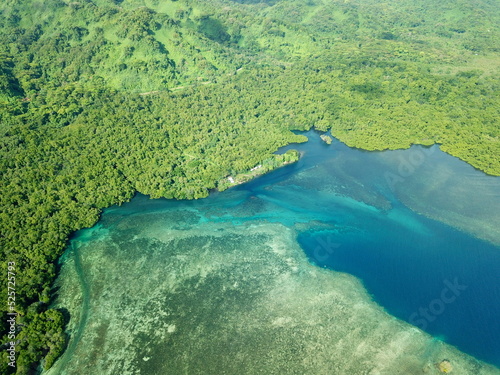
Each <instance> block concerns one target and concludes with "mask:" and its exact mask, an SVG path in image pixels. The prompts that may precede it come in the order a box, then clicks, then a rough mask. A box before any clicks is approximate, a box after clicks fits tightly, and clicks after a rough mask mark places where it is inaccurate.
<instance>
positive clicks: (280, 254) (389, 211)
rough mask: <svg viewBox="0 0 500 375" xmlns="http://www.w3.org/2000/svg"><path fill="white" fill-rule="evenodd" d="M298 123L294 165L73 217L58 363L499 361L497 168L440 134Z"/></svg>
mask: <svg viewBox="0 0 500 375" xmlns="http://www.w3.org/2000/svg"><path fill="white" fill-rule="evenodd" d="M305 134H306V136H308V138H309V142H307V143H305V144H299V145H289V146H287V147H285V148H283V149H282V150H280V152H284V151H286V150H287V149H289V148H294V149H297V150H299V151H300V152H301V153H302V157H301V159H300V160H299V162H297V163H295V164H292V165H287V166H285V167H283V168H280V169H278V170H276V171H273V172H271V173H269V174H267V175H264V176H261V177H259V178H257V179H255V180H253V181H251V182H249V183H246V184H243V185H240V186H236V187H234V188H231V189H229V190H227V191H225V192H222V193H213V194H212V195H211V196H210V197H208V198H206V199H202V200H198V201H169V200H164V199H160V200H149V199H148V198H147V197H144V196H141V195H138V196H136V197H135V198H134V199H133V200H132V201H131V202H129V203H127V204H124V205H123V206H121V207H111V208H109V209H107V210H105V213H104V214H103V216H102V219H101V220H100V222H99V223H98V224H97V225H96V226H95V227H94V228H90V229H85V230H82V231H79V232H77V233H76V234H75V235H74V237H73V238H72V240H71V244H70V248H69V249H68V250H67V251H66V253H65V255H64V256H63V258H62V259H61V262H62V263H61V275H60V277H59V279H58V281H57V286H58V288H59V292H58V299H57V302H56V306H58V307H62V308H66V309H68V313H69V314H70V315H71V317H72V321H71V324H70V327H69V332H68V333H69V334H70V336H71V340H70V343H69V347H68V350H67V351H66V353H65V354H64V355H63V357H62V358H61V359H60V360H59V361H58V363H57V364H56V367H55V368H54V370H52V371H53V372H52V373H67V374H79V373H85V371H86V370H85V366H83V365H82V364H87V365H88V368H93V367H92V366H96V367H95V368H99V369H100V371H101V372H100V373H116V371H120V372H121V373H124V374H125V373H135V372H137V371H140V373H144V374H148V373H151V374H152V373H158V372H161V373H172V374H174V373H181V372H186V371H187V372H188V373H204V372H203V371H205V373H238V371H240V372H239V373H257V372H259V371H260V372H262V371H264V373H273V372H272V371H270V369H272V368H275V369H276V368H277V369H280V371H279V372H277V373H282V372H283V371H284V370H285V369H286V370H287V371H288V372H290V373H297V374H299V373H306V372H309V373H318V374H319V373H345V372H347V371H350V373H365V372H366V373H368V372H370V371H371V372H370V373H372V374H376V373H391V371H394V369H395V368H397V369H401V368H406V371H408V373H420V372H421V373H424V372H426V371H428V370H429V368H434V369H435V368H437V367H436V366H437V364H438V363H439V361H442V360H444V359H450V360H451V361H452V364H453V365H454V368H455V372H456V373H464V374H467V373H478V374H479V373H485V374H486V373H488V374H490V373H492V374H493V373H498V366H500V340H498V337H500V325H498V316H500V290H499V282H498V276H497V275H498V270H499V269H500V248H499V244H500V232H499V228H500V215H499V214H498V213H499V212H500V210H499V209H500V195H499V194H500V178H498V177H491V176H486V175H484V174H483V173H482V172H480V171H477V170H475V169H474V168H472V167H471V166H469V165H468V164H466V163H464V162H462V161H460V160H458V159H456V158H454V157H452V156H449V155H447V154H445V153H443V152H441V151H440V150H439V147H438V146H432V147H423V146H413V147H412V148H410V149H409V150H398V151H383V152H367V151H362V150H357V149H352V148H349V147H347V146H345V145H344V144H342V143H340V142H339V141H337V140H335V139H334V140H333V142H332V144H331V145H326V144H325V143H324V142H323V141H321V140H320V138H319V135H318V134H317V133H316V132H314V131H310V132H307V133H305ZM82 306H83V310H85V311H83V310H82ZM404 322H407V323H409V324H407V323H404ZM420 330H423V331H424V332H426V333H424V332H423V331H420ZM123 343H125V344H123ZM396 347H397V348H398V349H395V348H396ZM454 347H456V348H457V349H458V350H460V351H462V352H464V353H467V354H462V353H460V352H459V351H457V350H456V349H455V348H454ZM90 348H91V349H90ZM469 355H470V356H469ZM199 356H204V358H208V359H207V360H206V361H201V359H200V358H198V357H199ZM473 357H475V358H473ZM308 358H309V360H308ZM476 359H477V360H479V361H481V362H477V360H476ZM482 361H484V362H486V363H489V364H491V365H494V366H497V367H494V366H489V365H487V364H485V363H484V362H482ZM313 362H314V363H313ZM99 366H100V367H99ZM426 369H427V370H426ZM54 371H55V372H54ZM57 371H59V372H57ZM134 371H135V372H134ZM207 371H208V372H207ZM241 371H243V372H241ZM311 371H312V372H311Z"/></svg>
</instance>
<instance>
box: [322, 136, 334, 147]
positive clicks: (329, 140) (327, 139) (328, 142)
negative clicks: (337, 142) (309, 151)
mask: <svg viewBox="0 0 500 375" xmlns="http://www.w3.org/2000/svg"><path fill="white" fill-rule="evenodd" d="M320 138H321V139H322V140H323V142H325V143H326V144H327V145H331V144H332V137H330V136H329V135H326V134H321V135H320Z"/></svg>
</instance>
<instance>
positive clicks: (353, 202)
mask: <svg viewBox="0 0 500 375" xmlns="http://www.w3.org/2000/svg"><path fill="white" fill-rule="evenodd" d="M306 135H307V136H308V137H309V138H310V141H309V142H307V143H305V144H300V145H290V146H288V147H286V148H284V149H283V150H281V151H285V150H286V149H288V148H296V149H298V150H299V151H301V152H302V153H303V156H302V158H301V160H300V161H299V162H297V163H295V164H292V165H288V166H286V167H283V168H281V169H279V170H276V171H274V172H272V173H269V174H267V175H265V176H262V177H260V178H257V179H255V180H254V181H251V182H249V183H247V184H244V185H240V186H237V187H234V188H232V189H229V190H228V191H225V192H223V193H214V194H212V195H211V196H210V197H209V198H207V199H203V200H199V201H167V200H156V201H151V200H147V198H146V197H143V196H138V197H136V198H135V199H134V200H133V201H132V202H131V203H129V204H126V205H124V206H123V207H120V208H111V209H110V210H117V209H118V210H120V211H121V212H122V213H123V214H127V212H128V211H127V210H129V212H130V214H133V213H134V212H141V213H144V212H145V210H150V211H152V212H153V211H155V210H163V209H176V210H178V209H187V210H193V211H196V212H197V214H198V215H199V216H200V217H201V220H214V221H230V222H232V223H234V224H235V225H238V224H240V223H242V222H245V221H250V220H265V221H269V222H281V223H283V224H285V225H287V226H290V227H294V228H295V229H296V230H297V231H298V233H299V235H298V242H299V243H300V245H301V246H302V248H303V249H304V251H305V253H306V255H307V256H308V257H309V259H310V261H311V262H312V263H314V264H316V265H318V266H320V267H327V268H330V269H332V270H335V271H341V272H347V273H350V274H352V275H355V276H356V277H358V278H359V279H361V280H362V282H363V283H364V285H365V287H366V288H367V290H368V292H369V293H371V295H372V296H373V298H374V300H375V301H377V302H378V303H379V304H380V305H381V306H383V307H384V308H385V309H386V310H387V311H388V312H389V313H390V314H392V315H394V316H396V317H398V318H400V319H402V320H405V321H407V322H410V323H412V324H414V325H415V326H417V327H419V328H421V329H423V330H425V331H427V332H428V333H430V334H432V335H433V336H435V337H437V338H438V339H441V340H443V341H446V342H447V343H449V344H452V345H454V346H457V347H458V348H459V349H460V350H462V351H464V352H466V353H469V354H471V355H473V356H475V357H477V358H479V359H481V360H484V361H486V362H489V363H492V364H494V365H496V366H498V367H500V339H499V337H500V324H499V317H500V283H499V281H500V279H499V271H500V247H499V246H496V245H494V244H493V243H492V242H488V241H486V240H482V239H479V238H478V237H476V236H474V235H473V234H472V233H476V234H480V235H481V237H483V238H488V239H490V241H491V240H492V239H493V242H494V240H495V239H497V240H498V239H499V238H500V235H499V233H498V231H499V228H498V226H497V225H496V224H497V223H498V222H499V215H500V178H498V177H491V176H486V175H484V174H483V173H482V172H480V171H477V170H475V169H474V168H472V167H471V166H470V165H468V164H466V163H464V162H462V161H460V160H458V159H456V158H454V157H452V156H450V155H447V154H445V153H443V152H441V151H440V150H439V148H438V147H437V146H433V147H430V148H424V147H421V146H414V147H412V148H411V149H409V150H399V151H384V152H366V151H361V150H357V149H352V148H349V147H347V146H345V145H344V144H342V143H341V142H338V141H336V140H334V142H333V143H332V145H330V146H328V145H326V144H324V143H323V142H322V141H321V140H320V139H319V137H318V135H317V134H316V133H314V132H308V133H306ZM408 202H410V204H409V203H408ZM412 202H413V203H412ZM407 205H409V206H411V207H408V206H407ZM417 206H418V207H419V210H420V211H426V212H427V211H428V214H429V216H432V215H434V217H436V215H438V216H439V218H440V219H441V221H437V220H433V219H431V218H428V217H426V216H424V215H421V214H418V213H416V212H415V211H414V210H412V208H413V209H415V207H417ZM427 209H428V210H427ZM443 222H449V223H455V222H456V223H458V224H457V226H461V229H462V230H459V229H455V228H454V227H453V226H450V225H447V224H444V223H443ZM496 243H497V244H498V242H496Z"/></svg>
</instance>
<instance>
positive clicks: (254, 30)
mask: <svg viewBox="0 0 500 375" xmlns="http://www.w3.org/2000/svg"><path fill="white" fill-rule="evenodd" d="M0 38H1V40H2V43H1V44H0V179H1V180H0V186H1V187H2V188H1V193H2V194H0V207H1V210H0V232H1V236H0V252H1V259H2V260H3V261H2V263H1V269H2V272H3V274H4V275H7V274H8V272H9V271H11V270H10V269H8V267H14V266H13V265H15V268H12V269H13V270H14V269H15V277H16V289H15V301H13V300H11V301H12V302H14V303H13V304H9V305H8V304H7V303H4V304H2V313H3V318H2V323H1V330H2V344H6V343H8V342H10V340H9V336H8V334H9V329H10V326H9V324H8V323H7V317H8V315H7V314H8V313H16V314H17V315H16V319H17V325H16V331H15V342H16V367H12V366H9V360H8V353H7V351H5V350H4V351H2V360H1V362H0V372H1V373H2V374H13V373H16V374H29V373H33V371H35V370H36V369H37V368H39V366H42V367H43V368H45V369H48V368H50V367H51V365H52V364H53V363H54V361H55V360H56V359H57V357H58V356H59V355H60V354H61V353H62V352H63V351H64V348H65V345H66V341H67V337H66V335H65V333H64V327H65V324H66V319H67V318H68V317H67V316H64V314H63V312H62V311H59V310H57V309H50V308H49V305H50V304H51V301H52V298H53V295H54V290H53V282H54V280H55V277H56V276H57V272H58V267H57V264H58V263H57V262H58V259H59V257H60V256H61V254H62V253H63V251H64V249H65V246H66V244H67V240H68V238H69V236H70V235H71V234H72V233H73V232H74V231H76V230H78V229H81V228H86V227H91V226H93V225H94V224H95V223H96V222H97V220H98V218H99V215H100V213H101V211H102V209H104V208H106V207H109V206H111V205H115V204H118V205H119V204H121V203H124V202H127V201H129V200H130V199H131V198H132V196H133V195H134V194H135V193H136V192H139V193H142V194H145V195H149V196H150V197H151V198H159V197H165V198H172V199H199V198H204V197H207V195H208V194H209V191H210V190H211V189H216V188H217V189H219V190H224V189H226V188H228V187H230V186H232V185H235V184H238V183H242V182H244V181H247V180H249V179H251V178H253V177H255V176H257V175H259V174H262V173H264V172H266V171H269V170H272V169H274V168H277V167H279V166H281V165H283V164H285V163H289V162H293V161H295V160H297V157H298V155H297V154H296V153H294V152H289V153H286V154H284V155H275V154H274V152H276V151H277V150H278V149H279V148H280V147H282V146H285V145H288V144H290V143H296V142H297V143H298V142H304V141H306V140H307V139H306V138H305V137H304V136H302V135H298V134H296V133H294V132H292V131H293V130H308V129H310V128H315V129H317V130H319V131H323V132H325V131H330V133H331V135H332V136H334V137H336V138H338V139H339V140H341V141H342V142H344V143H345V144H347V145H348V146H352V147H358V148H362V149H366V150H385V149H399V148H408V147H410V146H411V145H412V144H423V145H431V144H439V145H440V147H441V149H442V150H443V151H445V152H447V153H450V154H451V155H454V156H456V157H458V158H460V159H462V160H464V161H466V162H468V163H470V164H471V165H472V166H474V167H475V168H477V169H480V170H482V171H484V172H485V173H487V174H490V175H495V176H499V175H500V159H499V158H498V155H499V154H500V142H499V132H500V127H499V121H500V120H499V117H500V114H499V103H500V70H499V69H500V10H499V6H498V2H497V1H492V0H486V1H478V2H474V3H470V2H464V1H458V0H444V1H440V2H436V1H434V0H412V1H409V0H402V1H400V2H398V3H394V4H393V3H388V2H378V1H376V0H353V1H347V2H346V1H343V0H342V1H341V0H333V1H330V0H329V1H326V0H312V1H306V0H286V1H285V0H281V1H280V0H265V1H260V2H258V1H244V0H240V1H231V0H212V1H195V0H163V1H160V0H151V1H149V0H148V1H146V0H123V1H113V0H93V1H91V0H79V1H66V0H30V1H28V0H4V1H2V2H1V4H0ZM324 140H325V142H326V143H329V142H328V140H329V138H326V136H325V137H324ZM330 141H331V140H330ZM255 168H257V169H255ZM252 169H253V170H252ZM9 275H10V274H9ZM9 291H10V290H8V284H7V282H2V284H1V292H2V295H3V296H7V295H8V292H9ZM4 298H5V297H4Z"/></svg>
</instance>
